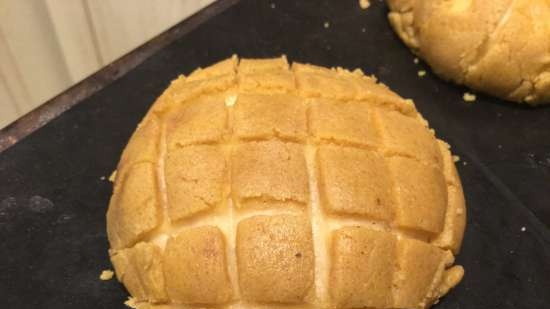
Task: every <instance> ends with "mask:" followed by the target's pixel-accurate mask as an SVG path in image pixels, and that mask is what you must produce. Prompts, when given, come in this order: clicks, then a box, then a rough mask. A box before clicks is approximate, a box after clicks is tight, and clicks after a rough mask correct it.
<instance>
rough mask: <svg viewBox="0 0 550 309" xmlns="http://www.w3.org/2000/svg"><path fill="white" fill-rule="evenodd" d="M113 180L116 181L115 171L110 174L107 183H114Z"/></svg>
mask: <svg viewBox="0 0 550 309" xmlns="http://www.w3.org/2000/svg"><path fill="white" fill-rule="evenodd" d="M115 179H116V170H114V171H113V172H112V173H111V176H109V181H110V182H115Z"/></svg>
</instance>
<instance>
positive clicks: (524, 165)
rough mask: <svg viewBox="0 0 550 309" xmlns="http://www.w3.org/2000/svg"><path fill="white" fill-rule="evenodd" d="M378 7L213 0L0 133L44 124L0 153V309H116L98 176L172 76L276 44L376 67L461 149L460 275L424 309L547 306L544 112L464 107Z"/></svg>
mask: <svg viewBox="0 0 550 309" xmlns="http://www.w3.org/2000/svg"><path fill="white" fill-rule="evenodd" d="M386 14H387V8H386V6H385V5H384V4H383V2H380V1H372V6H371V7H370V8H369V9H368V10H361V9H360V8H359V6H358V4H357V2H356V1H338V2H336V1H284V2H283V1H272V2H270V1H261V2H260V1H218V2H217V3H215V4H214V5H213V6H211V7H208V8H207V9H205V10H203V11H201V12H199V13H198V14H197V15H195V16H193V17H192V18H191V19H190V20H187V21H185V22H183V23H182V24H180V25H177V26H176V27H175V28H174V29H171V30H170V31H169V33H170V35H168V37H167V36H166V35H165V36H164V37H162V36H161V37H162V38H164V39H156V40H154V41H153V43H150V44H149V45H147V46H149V47H148V48H149V49H148V50H149V54H152V55H151V56H150V57H149V58H147V59H145V58H146V57H147V56H148V54H147V53H145V54H144V50H143V49H139V50H138V51H136V52H133V53H132V54H130V55H128V56H126V57H125V58H124V59H123V61H119V62H117V63H115V64H114V65H112V66H110V67H109V68H107V69H105V70H103V71H102V72H100V73H98V74H96V75H95V76H92V77H91V78H89V79H88V80H86V81H85V82H83V83H82V84H81V85H80V86H78V87H76V88H77V89H76V90H75V89H71V90H69V91H68V92H66V93H65V94H63V95H62V96H60V97H59V98H57V99H56V100H54V101H52V102H50V103H48V104H47V105H46V106H44V107H42V108H40V109H39V110H38V111H35V112H34V113H32V114H31V115H28V116H26V117H24V118H23V119H22V120H20V121H18V122H17V123H15V124H14V125H12V126H10V127H8V128H6V129H4V130H3V131H2V132H1V133H0V140H2V139H3V140H4V141H6V140H11V141H12V142H14V141H17V140H19V139H20V138H21V136H23V135H25V134H27V133H29V132H30V131H32V128H31V127H32V126H33V125H34V126H37V125H36V123H37V122H36V121H38V120H41V121H42V122H43V123H46V124H45V125H44V126H43V127H42V128H40V129H38V130H36V131H34V132H33V133H31V134H30V135H29V136H28V137H26V138H23V139H21V140H19V141H18V142H17V143H16V144H15V145H13V146H11V147H10V148H8V149H6V150H4V151H3V152H2V153H0V307H2V308H56V309H62V308H93V309H97V308H124V305H123V302H124V300H125V299H126V297H127V294H126V292H125V290H124V288H123V287H122V285H120V284H119V283H117V282H116V280H111V281H106V282H105V281H100V280H99V278H98V276H99V274H100V272H101V271H102V270H103V269H109V268H111V265H110V263H109V259H108V254H107V249H108V243H107V238H106V233H105V211H106V209H107V204H108V200H109V197H110V195H111V190H112V185H111V183H110V182H108V181H107V180H106V179H105V178H108V176H109V174H110V173H111V172H112V171H113V169H115V166H116V164H117V161H118V158H119V156H120V153H121V151H122V149H123V148H124V145H125V143H126V142H127V140H128V138H129V136H130V134H131V133H132V131H133V130H134V129H135V127H136V125H137V124H138V122H139V121H140V119H141V118H142V117H143V115H144V113H145V112H146V111H147V109H148V108H149V106H150V105H151V103H152V102H153V101H154V99H155V98H156V97H157V96H158V95H159V94H160V93H161V92H162V90H163V89H164V88H165V87H167V85H168V84H169V82H170V80H172V79H174V78H175V77H176V76H177V75H178V74H180V73H184V74H185V73H189V72H190V71H191V70H192V69H193V68H195V67H197V66H206V65H208V64H211V63H213V62H214V61H217V60H220V59H223V58H226V57H229V56H230V55H232V54H234V53H237V54H239V55H241V56H244V57H268V56H278V55H280V54H282V53H284V54H287V55H288V58H289V59H290V60H295V61H303V62H310V63H314V64H319V65H325V66H343V67H347V68H361V69H362V70H364V71H365V72H366V73H368V74H371V73H372V74H375V75H376V76H377V77H378V78H379V79H380V80H381V81H382V82H384V83H386V84H387V85H388V86H390V87H391V88H392V89H393V90H395V91H397V92H398V93H400V94H401V95H402V96H404V97H407V98H412V99H414V101H415V102H416V105H417V107H418V109H419V110H420V111H421V112H422V114H423V115H424V116H425V118H426V119H428V120H429V122H430V124H431V126H432V127H433V128H434V129H435V130H436V132H437V135H438V136H439V137H440V138H442V139H444V140H446V141H448V142H449V143H450V144H451V145H452V146H453V152H454V153H455V154H457V155H459V156H460V158H461V159H460V162H458V165H457V167H458V170H459V173H460V175H461V177H462V181H463V185H464V191H465V195H466V200H467V206H468V225H467V229H466V235H465V239H464V245H463V248H462V251H461V253H460V255H459V256H458V257H457V263H458V264H461V265H463V266H464V268H465V269H466V275H465V277H464V280H463V281H462V283H461V284H460V285H459V286H458V287H457V288H456V289H454V290H453V291H451V293H450V294H449V295H448V296H447V297H445V298H443V299H442V301H441V302H440V303H439V304H438V305H437V306H436V308H438V309H443V308H529V309H533V308H550V232H549V228H548V227H549V224H550V108H523V107H521V106H518V105H514V104H510V103H506V102H503V101H500V100H497V99H493V98H489V97H486V96H483V95H478V99H477V101H476V102H475V103H473V104H468V103H465V102H464V101H463V100H462V95H463V93H464V91H466V89H464V88H461V87H457V86H454V85H451V84H448V83H446V82H444V81H441V80H440V79H438V78H436V77H434V76H433V74H432V73H431V72H430V71H429V69H428V68H427V67H426V66H425V65H424V64H422V63H420V64H418V65H416V64H414V63H413V58H414V57H413V55H411V53H410V52H409V51H408V50H407V48H405V46H404V45H403V44H402V43H401V42H400V41H399V39H398V38H397V37H396V36H395V35H394V33H393V32H392V30H391V29H390V27H389V25H388V23H387V20H386ZM325 25H326V27H325ZM151 46H153V47H155V46H156V47H155V48H156V49H155V48H152V47H151ZM159 46H160V47H159ZM151 48H152V49H151ZM151 50H153V51H154V52H150V51H151ZM144 55H145V56H144ZM132 57H134V58H132ZM135 57H137V58H135ZM138 58H139V59H138ZM128 59H130V60H128ZM132 59H134V60H135V59H138V60H135V61H134V60H132ZM144 59H145V60H144ZM140 61H143V62H141V64H138V63H139V62H140ZM132 67H134V68H133V69H131V70H130V68H132ZM421 69H425V70H428V74H427V76H425V77H424V78H420V77H418V75H417V71H418V70H421ZM126 71H127V72H126ZM90 83H91V84H90ZM86 85H88V88H86ZM90 85H92V86H90ZM79 87H80V88H79ZM89 87H92V88H93V89H92V90H90V88H89ZM78 89H80V90H81V91H80V92H79V91H77V90H78ZM82 89H84V90H82ZM94 91H96V92H95V94H92V95H90V94H91V93H93V92H94ZM83 93H84V94H83ZM86 95H89V96H88V97H87V98H85V99H82V98H83V97H86ZM60 100H61V102H62V103H59V102H60ZM71 100H72V101H71ZM63 102H65V103H63ZM67 102H72V103H67ZM71 105H74V106H73V107H71V108H69V106H71ZM54 107H55V108H54ZM64 109H68V110H67V111H65V112H64V113H62V114H61V115H60V116H58V117H55V118H54V119H53V120H51V121H47V120H48V119H49V118H52V115H56V114H58V113H60V112H61V111H63V110H64ZM29 119H30V120H29ZM33 119H38V120H36V121H32V120H33ZM44 119H46V120H44ZM41 124H42V123H41ZM14 132H15V133H14ZM18 132H19V133H18ZM21 132H23V133H21ZM14 134H15V135H14ZM17 134H19V135H17ZM14 136H15V137H14Z"/></svg>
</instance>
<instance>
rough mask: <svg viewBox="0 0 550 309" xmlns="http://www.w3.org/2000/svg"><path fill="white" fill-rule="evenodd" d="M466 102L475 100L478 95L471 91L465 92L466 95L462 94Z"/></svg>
mask: <svg viewBox="0 0 550 309" xmlns="http://www.w3.org/2000/svg"><path fill="white" fill-rule="evenodd" d="M462 98H463V99H464V101H465V102H474V101H475V100H476V95H475V94H473V93H469V92H464V95H463V96H462Z"/></svg>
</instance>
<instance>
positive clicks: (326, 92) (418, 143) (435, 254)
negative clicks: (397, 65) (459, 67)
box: [107, 57, 466, 309]
mask: <svg viewBox="0 0 550 309" xmlns="http://www.w3.org/2000/svg"><path fill="white" fill-rule="evenodd" d="M117 170H118V172H117V175H116V180H115V185H114V193H113V196H112V198H111V202H110V205H109V210H108V212H107V232H108V237H109V242H110V245H111V249H110V256H111V260H112V263H113V265H114V268H115V272H116V276H117V278H118V280H119V281H121V282H122V283H123V284H124V285H125V286H126V288H127V289H128V291H129V293H130V294H131V295H132V296H133V300H134V303H135V305H136V306H138V307H140V308H203V307H215V308H251V309H255V308H281V306H283V305H284V306H290V307H291V308H363V307H369V308H427V307H429V306H430V305H431V304H433V303H434V302H435V301H437V300H438V299H439V298H440V297H441V296H443V295H444V294H446V293H447V292H448V291H449V289H450V288H452V287H453V286H455V285H456V284H457V283H458V282H459V281H460V280H461V278H462V276H463V269H462V267H461V266H454V265H453V263H454V255H455V254H457V253H458V251H459V248H460V244H461V241H462V236H463V232H464V225H465V219H466V209H465V203H464V196H463V193H462V187H461V184H460V179H459V177H458V174H457V172H456V170H455V167H454V163H453V160H452V158H451V154H450V152H449V146H448V145H447V144H446V143H444V142H443V141H441V140H438V139H436V137H435V136H434V132H433V130H430V129H429V128H428V126H427V123H426V121H425V120H424V119H423V118H422V117H421V116H420V114H419V113H418V112H417V110H416V109H415V106H414V104H413V103H412V101H410V100H405V99H402V98H401V97H399V96H398V95H396V94H395V93H394V92H392V91H391V90H389V89H388V88H387V87H386V86H384V85H382V84H379V83H377V82H376V80H375V79H374V78H372V77H367V76H364V75H363V73H362V72H360V71H359V70H356V71H353V72H350V71H347V70H344V69H341V68H337V69H327V68H323V67H318V66H313V65H305V64H299V63H294V64H292V66H289V64H288V63H287V61H286V58H285V57H281V58H276V59H241V60H240V61H239V60H238V59H237V57H232V58H230V59H227V60H225V61H222V62H219V63H217V64H215V65H213V66H211V67H208V68H205V69H198V70H196V71H195V72H193V73H192V74H190V75H189V76H187V77H184V76H180V77H179V78H178V79H176V80H174V81H173V82H172V84H171V85H170V87H168V89H166V91H165V92H164V93H163V94H162V95H161V96H160V97H159V98H158V99H157V101H156V102H155V103H154V105H153V106H152V108H151V110H150V111H149V113H148V114H147V115H146V116H145V118H144V119H143V121H142V122H141V124H140V125H139V127H138V129H137V130H136V132H135V133H134V134H133V136H132V138H131V139H130V141H129V143H128V145H127V146H126V149H125V150H124V152H123V154H122V158H121V160H120V163H119V165H118V169H117Z"/></svg>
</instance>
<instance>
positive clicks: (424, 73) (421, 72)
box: [418, 70, 426, 77]
mask: <svg viewBox="0 0 550 309" xmlns="http://www.w3.org/2000/svg"><path fill="white" fill-rule="evenodd" d="M418 76H419V77H424V76H426V71H424V70H420V71H418Z"/></svg>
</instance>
